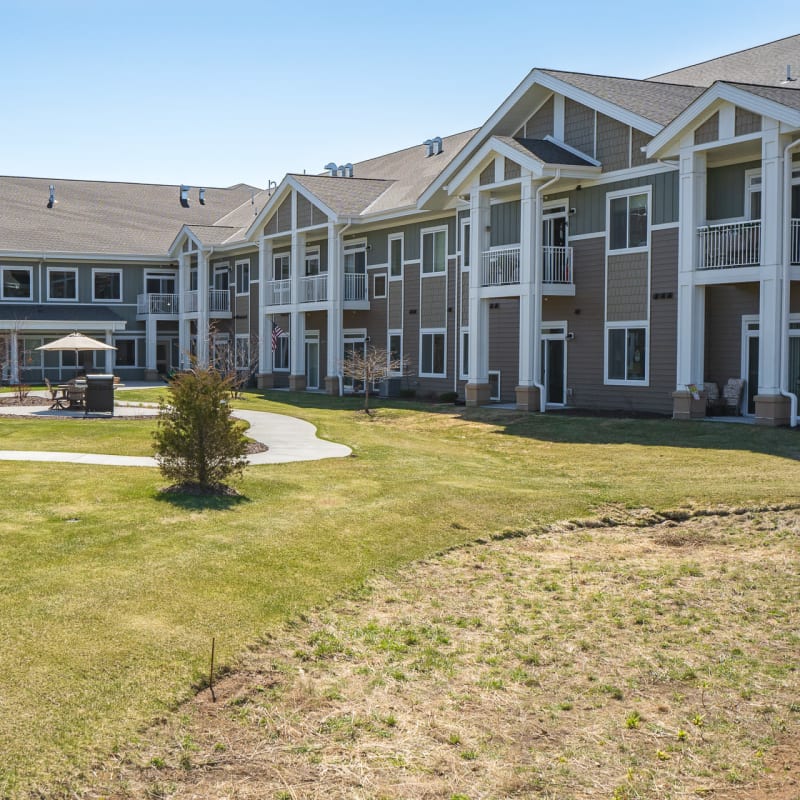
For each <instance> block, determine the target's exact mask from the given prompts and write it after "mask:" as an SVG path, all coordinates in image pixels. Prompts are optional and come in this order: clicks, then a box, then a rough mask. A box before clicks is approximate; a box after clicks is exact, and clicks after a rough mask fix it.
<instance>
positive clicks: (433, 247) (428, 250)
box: [422, 228, 447, 275]
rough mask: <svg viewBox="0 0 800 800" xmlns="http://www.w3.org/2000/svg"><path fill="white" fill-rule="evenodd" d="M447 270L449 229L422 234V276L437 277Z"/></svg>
mask: <svg viewBox="0 0 800 800" xmlns="http://www.w3.org/2000/svg"><path fill="white" fill-rule="evenodd" d="M446 269H447V228H441V229H439V230H434V231H426V232H424V233H423V234H422V274H423V275H435V274H438V273H441V272H444V271H445V270H446Z"/></svg>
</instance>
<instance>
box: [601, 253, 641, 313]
mask: <svg viewBox="0 0 800 800" xmlns="http://www.w3.org/2000/svg"><path fill="white" fill-rule="evenodd" d="M648 261H649V258H648V253H626V254H624V255H617V256H613V255H610V256H608V263H607V265H606V270H607V275H608V277H607V283H606V319H607V320H608V321H609V322H624V321H626V320H636V319H647V318H648V310H649V304H648V293H647V288H648V287H647V284H648Z"/></svg>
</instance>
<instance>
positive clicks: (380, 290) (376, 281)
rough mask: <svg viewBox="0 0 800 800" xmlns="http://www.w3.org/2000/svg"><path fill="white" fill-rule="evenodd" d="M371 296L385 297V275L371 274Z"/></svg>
mask: <svg viewBox="0 0 800 800" xmlns="http://www.w3.org/2000/svg"><path fill="white" fill-rule="evenodd" d="M372 296H373V297H386V275H385V274H383V273H381V274H380V275H373V276H372Z"/></svg>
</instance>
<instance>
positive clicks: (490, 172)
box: [478, 161, 494, 186]
mask: <svg viewBox="0 0 800 800" xmlns="http://www.w3.org/2000/svg"><path fill="white" fill-rule="evenodd" d="M478 180H479V182H480V185H481V186H487V185H488V184H490V183H494V161H492V163H491V164H489V165H487V166H486V167H485V168H484V169H483V171H482V172H481V174H480V177H479V178H478Z"/></svg>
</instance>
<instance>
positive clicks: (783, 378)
mask: <svg viewBox="0 0 800 800" xmlns="http://www.w3.org/2000/svg"><path fill="white" fill-rule="evenodd" d="M798 145H800V139H795V140H794V141H793V142H790V143H789V144H787V145H786V147H785V148H784V150H783V286H782V287H781V289H782V293H783V310H782V319H781V323H782V331H781V348H780V352H781V375H780V392H781V395H782V396H783V397H788V398H789V425H790V426H791V427H792V428H795V427H797V395H796V394H795V393H794V392H790V391H789V315H790V312H791V305H790V295H791V288H792V280H791V263H790V262H791V257H790V253H791V249H792V220H791V212H792V159H791V156H790V151H791V150H793V149H794V148H795V147H797V146H798Z"/></svg>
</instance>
